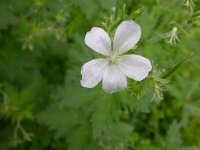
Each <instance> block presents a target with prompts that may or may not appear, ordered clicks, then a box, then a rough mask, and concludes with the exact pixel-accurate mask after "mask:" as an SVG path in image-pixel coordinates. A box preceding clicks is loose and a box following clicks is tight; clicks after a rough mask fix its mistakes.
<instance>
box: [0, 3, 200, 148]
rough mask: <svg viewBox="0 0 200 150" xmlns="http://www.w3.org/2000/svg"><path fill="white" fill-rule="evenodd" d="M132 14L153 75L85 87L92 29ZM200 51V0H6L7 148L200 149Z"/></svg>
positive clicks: (0, 94) (2, 27)
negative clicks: (116, 88)
mask: <svg viewBox="0 0 200 150" xmlns="http://www.w3.org/2000/svg"><path fill="white" fill-rule="evenodd" d="M124 3H125V4H126V5H123V4H124ZM124 6H126V7H124ZM114 7H115V11H114ZM124 8H125V9H124ZM123 13H124V14H123ZM122 14H123V16H122ZM111 16H112V19H111ZM127 19H133V20H135V21H136V22H137V23H138V24H140V25H141V28H142V39H141V40H140V42H139V43H138V45H137V49H136V50H133V51H132V53H138V54H141V55H143V56H145V57H147V58H149V59H150V60H151V61H152V63H153V64H154V70H153V72H152V73H151V75H150V76H149V78H147V79H146V80H145V81H143V82H142V83H137V82H134V81H130V84H129V88H128V89H127V90H123V91H121V92H118V93H115V94H112V95H109V94H106V93H104V92H102V89H101V85H100V84H99V85H98V86H97V87H96V88H93V89H85V88H83V87H81V86H80V80H81V75H80V69H81V67H82V65H83V64H84V63H85V62H87V61H89V60H91V59H93V58H95V57H96V56H95V54H94V53H93V52H92V51H91V50H90V49H89V48H87V47H86V46H85V43H84V36H85V33H86V32H87V31H89V30H90V28H91V27H93V26H100V27H103V28H105V30H107V31H112V32H113V31H114V29H115V27H116V26H117V25H118V23H119V22H120V21H122V20H127ZM109 24H110V25H111V26H109ZM175 29H176V30H175ZM173 33H174V34H175V35H174V34H173ZM199 56H200V1H199V0H125V1H124V2H123V1H120V0H119V1H115V0H0V150H8V149H9V150H14V149H17V150H199V149H200V92H199V91H200V77H199V76H200V57H199ZM172 73H173V74H172ZM169 75H170V76H169ZM161 99H163V100H162V101H160V100H161ZM152 100H153V101H152Z"/></svg>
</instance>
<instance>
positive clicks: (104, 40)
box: [85, 27, 111, 56]
mask: <svg viewBox="0 0 200 150" xmlns="http://www.w3.org/2000/svg"><path fill="white" fill-rule="evenodd" d="M85 43H86V45H87V46H88V47H89V48H91V49H92V50H94V51H95V52H97V53H100V54H102V55H105V56H108V55H109V54H110V52H111V41H110V37H109V36H108V34H107V33H106V32H105V31H104V30H103V29H101V28H99V27H93V28H92V29H91V31H90V32H87V33H86V35H85Z"/></svg>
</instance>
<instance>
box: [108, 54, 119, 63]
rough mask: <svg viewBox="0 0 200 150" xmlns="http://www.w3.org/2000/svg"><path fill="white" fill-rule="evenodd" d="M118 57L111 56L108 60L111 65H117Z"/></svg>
mask: <svg viewBox="0 0 200 150" xmlns="http://www.w3.org/2000/svg"><path fill="white" fill-rule="evenodd" d="M117 58H118V56H117V55H110V56H109V57H108V58H107V59H108V60H109V62H110V63H115V62H116V61H117Z"/></svg>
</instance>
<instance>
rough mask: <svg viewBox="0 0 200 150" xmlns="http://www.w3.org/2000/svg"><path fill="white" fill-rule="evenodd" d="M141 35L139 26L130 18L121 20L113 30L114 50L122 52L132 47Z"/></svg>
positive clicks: (117, 52)
mask: <svg viewBox="0 0 200 150" xmlns="http://www.w3.org/2000/svg"><path fill="white" fill-rule="evenodd" d="M140 37H141V28H140V26H139V25H138V24H137V23H135V22H134V21H132V20H128V21H123V22H122V23H121V24H120V25H119V27H118V28H117V30H116V32H115V37H114V45H113V46H114V50H115V53H116V54H122V53H124V52H126V51H128V50H130V49H131V48H133V47H134V46H135V45H136V44H137V42H138V41H139V39H140Z"/></svg>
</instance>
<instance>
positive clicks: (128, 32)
mask: <svg viewBox="0 0 200 150" xmlns="http://www.w3.org/2000/svg"><path fill="white" fill-rule="evenodd" d="M140 37H141V28H140V26H139V25H138V24H137V23H136V22H134V21H132V20H128V21H123V22H122V23H121V24H120V25H119V26H118V28H117V30H116V32H115V35H114V39H113V40H111V39H110V37H109V36H108V34H107V33H106V32H105V31H104V30H103V29H101V28H99V27H93V28H92V29H91V31H90V32H87V34H86V36H85V43H86V45H87V46H88V47H89V48H91V49H92V50H94V51H95V52H97V53H99V54H101V55H103V56H105V59H103V58H99V59H94V60H91V61H89V62H87V63H85V64H84V65H83V67H82V69H81V74H82V80H81V85H82V86H83V87H86V88H93V87H95V86H96V85H97V84H98V83H99V82H101V80H103V82H102V84H103V85H102V86H103V90H104V91H105V92H108V93H114V92H117V91H120V90H122V89H125V88H126V87H127V77H129V78H131V79H134V80H136V81H141V80H143V79H145V78H146V77H147V76H148V74H149V72H150V71H151V69H152V65H151V62H150V61H149V60H148V59H147V58H144V57H142V56H139V55H134V54H129V55H125V54H124V53H126V52H127V51H128V50H130V49H132V48H133V47H134V46H135V45H136V43H137V42H138V41H139V39H140ZM123 54H124V55H123ZM126 76H127V77H126Z"/></svg>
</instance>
